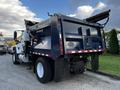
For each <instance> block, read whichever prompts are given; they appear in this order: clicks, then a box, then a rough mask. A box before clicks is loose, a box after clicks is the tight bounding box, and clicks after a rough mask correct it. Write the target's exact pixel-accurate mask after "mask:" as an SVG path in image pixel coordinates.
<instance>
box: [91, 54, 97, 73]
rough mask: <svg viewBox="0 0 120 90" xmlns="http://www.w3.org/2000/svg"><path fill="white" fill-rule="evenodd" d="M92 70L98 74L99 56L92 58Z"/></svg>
mask: <svg viewBox="0 0 120 90" xmlns="http://www.w3.org/2000/svg"><path fill="white" fill-rule="evenodd" d="M91 69H92V71H94V72H96V71H98V69H99V55H92V56H91Z"/></svg>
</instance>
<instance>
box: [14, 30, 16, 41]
mask: <svg viewBox="0 0 120 90" xmlns="http://www.w3.org/2000/svg"><path fill="white" fill-rule="evenodd" d="M16 39H17V32H16V31H14V40H16Z"/></svg>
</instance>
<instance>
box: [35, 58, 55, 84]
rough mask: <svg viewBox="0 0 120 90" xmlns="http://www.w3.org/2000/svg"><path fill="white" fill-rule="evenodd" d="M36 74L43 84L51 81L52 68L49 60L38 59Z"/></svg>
mask: <svg viewBox="0 0 120 90" xmlns="http://www.w3.org/2000/svg"><path fill="white" fill-rule="evenodd" d="M35 74H36V76H37V78H38V80H39V81H40V82H41V83H47V82H49V81H50V80H51V78H52V77H53V76H52V68H51V64H50V63H49V62H48V60H47V59H43V58H38V60H37V61H36V64H35Z"/></svg>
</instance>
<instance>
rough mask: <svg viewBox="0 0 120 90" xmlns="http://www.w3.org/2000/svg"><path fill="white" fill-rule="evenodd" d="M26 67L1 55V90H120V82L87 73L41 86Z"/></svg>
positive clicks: (8, 56)
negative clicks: (14, 63)
mask: <svg viewBox="0 0 120 90" xmlns="http://www.w3.org/2000/svg"><path fill="white" fill-rule="evenodd" d="M26 68H27V66H25V65H17V66H16V65H13V63H12V57H11V55H8V54H7V55H0V90H120V81H119V80H115V79H112V78H109V77H106V76H102V75H98V74H95V73H91V72H89V71H86V72H85V73H84V74H82V75H75V76H73V75H72V76H71V75H70V76H69V77H64V79H63V80H62V81H60V82H57V83H56V82H54V81H52V82H50V83H47V84H41V83H40V82H39V81H38V80H37V78H36V76H35V74H34V73H33V71H32V70H27V69H26Z"/></svg>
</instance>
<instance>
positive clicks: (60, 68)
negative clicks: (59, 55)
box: [54, 59, 64, 82]
mask: <svg viewBox="0 0 120 90" xmlns="http://www.w3.org/2000/svg"><path fill="white" fill-rule="evenodd" d="M54 65H55V66H54V81H55V82H59V81H61V79H62V77H63V75H64V60H61V59H59V60H55V63H54Z"/></svg>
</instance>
